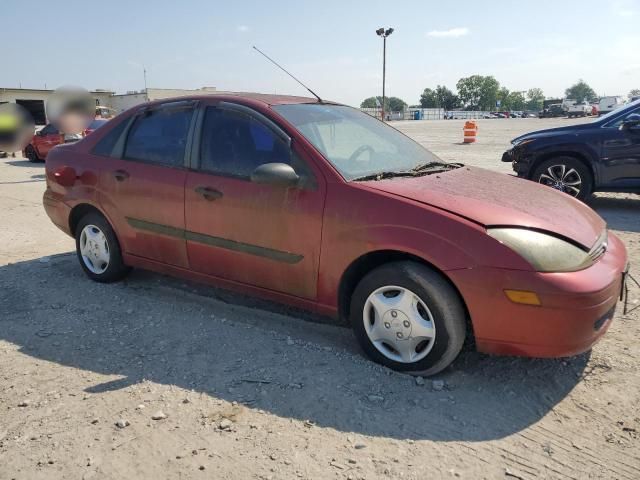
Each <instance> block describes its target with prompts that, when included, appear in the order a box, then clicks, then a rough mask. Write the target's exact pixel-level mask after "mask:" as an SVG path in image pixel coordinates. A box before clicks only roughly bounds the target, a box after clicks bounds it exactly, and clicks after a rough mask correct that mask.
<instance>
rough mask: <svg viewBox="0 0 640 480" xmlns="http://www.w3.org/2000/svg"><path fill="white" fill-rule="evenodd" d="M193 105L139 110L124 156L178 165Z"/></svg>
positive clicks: (130, 158) (182, 159) (180, 162)
mask: <svg viewBox="0 0 640 480" xmlns="http://www.w3.org/2000/svg"><path fill="white" fill-rule="evenodd" d="M192 116H193V108H191V107H179V108H178V107H176V108H170V107H164V108H162V107H161V108H159V109H155V110H151V111H147V112H144V113H142V114H141V115H140V116H139V117H138V118H137V119H136V120H135V121H134V123H133V125H132V126H131V130H129V134H128V136H127V143H126V145H125V148H124V158H125V159H128V160H140V161H143V162H151V163H157V164H160V165H167V166H173V167H179V166H182V165H184V153H185V147H186V144H187V135H188V132H189V125H190V123H191V117H192Z"/></svg>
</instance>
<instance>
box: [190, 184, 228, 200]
mask: <svg viewBox="0 0 640 480" xmlns="http://www.w3.org/2000/svg"><path fill="white" fill-rule="evenodd" d="M194 191H195V192H196V193H197V194H198V195H200V196H201V197H203V198H204V199H205V200H208V201H210V202H212V201H214V200H217V199H219V198H222V192H221V191H219V190H216V189H215V188H211V187H196V188H195V189H194Z"/></svg>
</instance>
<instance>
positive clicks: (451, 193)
mask: <svg viewBox="0 0 640 480" xmlns="http://www.w3.org/2000/svg"><path fill="white" fill-rule="evenodd" d="M363 185H366V186H367V187H371V188H373V189H376V190H381V191H384V192H387V193H391V194H394V195H398V196H400V197H404V198H408V199H411V200H415V201H418V202H421V203H423V204H425V205H431V206H434V207H437V208H440V209H443V210H447V211H449V212H452V213H455V214H457V215H460V216H462V217H465V218H468V219H469V220H472V221H474V222H476V223H480V224H482V225H484V226H487V227H489V226H495V225H501V226H521V227H528V228H535V229H540V230H546V231H548V232H553V233H555V234H557V235H560V236H563V237H566V238H568V239H571V240H573V241H574V242H577V243H579V244H581V245H583V246H584V247H586V248H591V246H592V245H593V244H594V243H595V241H596V239H597V238H598V236H599V235H600V234H601V233H602V231H603V229H604V228H605V222H604V220H602V218H601V217H600V216H599V215H598V214H597V213H596V212H594V211H593V210H592V209H591V208H589V207H588V206H586V205H585V204H584V203H582V202H580V201H578V200H576V199H574V198H572V197H570V196H569V195H566V194H564V193H561V192H558V191H556V190H554V189H552V188H549V187H545V186H542V185H539V184H537V183H535V182H531V181H529V180H524V179H521V178H517V177H513V176H510V175H505V174H501V173H496V172H491V171H489V170H484V169H482V168H475V167H466V166H465V167H461V168H458V169H456V170H450V171H447V172H442V173H435V174H431V175H424V176H420V177H397V178H390V179H386V180H380V181H368V182H363Z"/></svg>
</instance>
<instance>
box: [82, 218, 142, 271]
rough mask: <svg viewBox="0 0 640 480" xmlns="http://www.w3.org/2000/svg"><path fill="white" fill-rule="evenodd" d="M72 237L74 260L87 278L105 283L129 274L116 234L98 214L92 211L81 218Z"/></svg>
mask: <svg viewBox="0 0 640 480" xmlns="http://www.w3.org/2000/svg"><path fill="white" fill-rule="evenodd" d="M75 237H76V252H77V255H78V260H79V261H80V265H81V266H82V269H83V270H84V272H85V273H86V274H87V276H88V277H89V278H91V279H92V280H95V281H96V282H102V283H109V282H115V281H118V280H121V279H122V278H124V277H125V276H126V275H127V274H128V273H129V271H130V268H129V267H127V266H126V265H125V264H124V262H123V260H122V252H121V250H120V244H119V243H118V239H117V238H116V234H115V232H114V231H113V229H112V228H111V225H109V222H107V220H106V219H105V218H104V217H103V216H102V215H100V214H98V213H95V212H94V213H89V214H87V215H85V216H84V217H82V218H81V219H80V222H79V223H78V226H77V227H76V234H75Z"/></svg>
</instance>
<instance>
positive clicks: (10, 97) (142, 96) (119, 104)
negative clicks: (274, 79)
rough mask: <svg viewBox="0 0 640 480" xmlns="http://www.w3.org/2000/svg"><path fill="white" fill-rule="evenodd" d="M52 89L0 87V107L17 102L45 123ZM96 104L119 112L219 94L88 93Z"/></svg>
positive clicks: (211, 91) (176, 91)
mask: <svg viewBox="0 0 640 480" xmlns="http://www.w3.org/2000/svg"><path fill="white" fill-rule="evenodd" d="M54 91H55V90H40V89H32V88H2V87H0V104H3V103H17V104H18V105H21V106H23V107H24V108H26V109H27V110H28V111H29V112H30V113H31V115H32V116H33V119H34V121H35V123H36V125H45V124H46V123H47V116H46V103H47V99H48V98H49V97H50V96H51V95H52V94H53V92H54ZM89 93H90V94H91V96H92V97H93V98H94V100H95V102H96V106H103V107H108V108H110V109H112V110H114V111H115V113H120V112H123V111H125V110H127V109H129V108H131V107H133V106H135V105H139V104H141V103H144V102H149V101H153V100H160V99H163V98H172V97H184V96H188V95H210V94H215V93H221V92H219V91H217V90H216V88H215V87H203V88H199V89H196V90H185V89H172V88H147V89H145V90H140V91H131V92H127V93H125V94H122V95H116V94H115V93H114V92H112V91H110V90H102V89H96V90H94V91H90V92H89Z"/></svg>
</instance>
